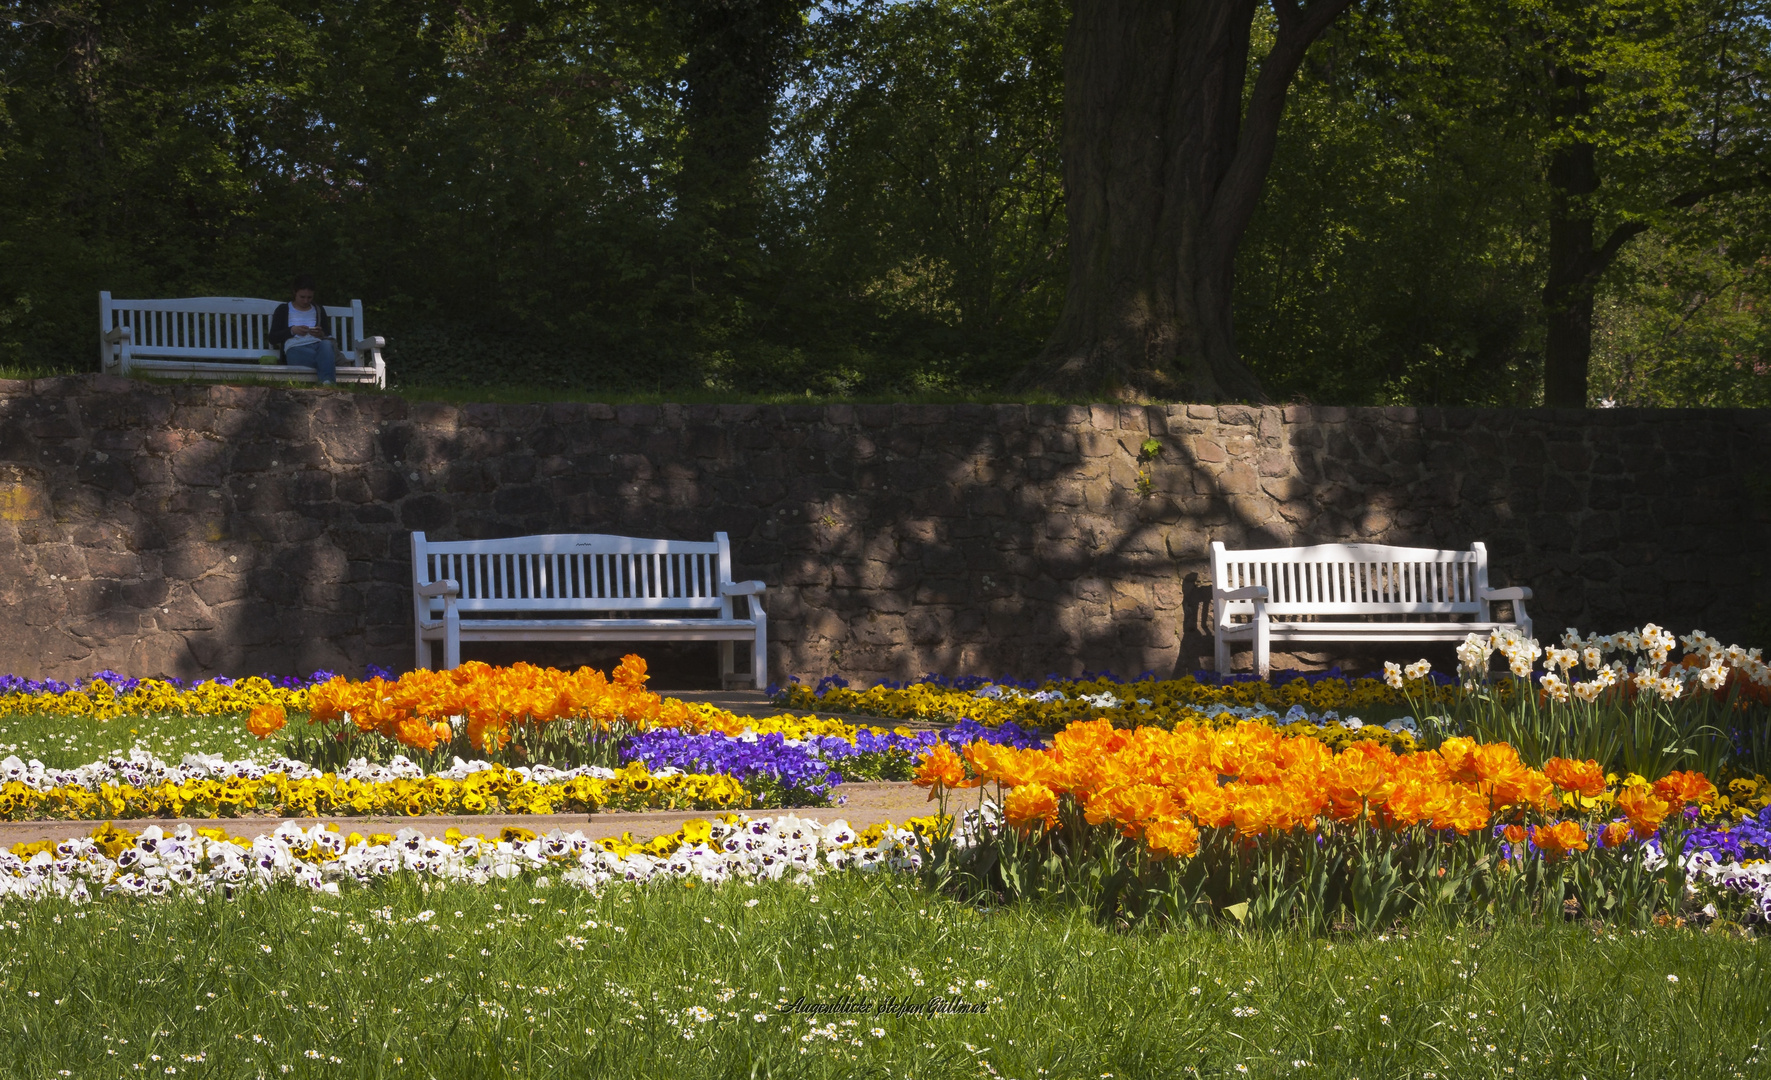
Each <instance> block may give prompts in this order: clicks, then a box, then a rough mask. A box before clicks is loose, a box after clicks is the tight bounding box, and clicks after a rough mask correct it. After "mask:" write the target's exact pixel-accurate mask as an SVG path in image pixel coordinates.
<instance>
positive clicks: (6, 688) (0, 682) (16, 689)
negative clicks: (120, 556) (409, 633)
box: [0, 664, 394, 694]
mask: <svg viewBox="0 0 1771 1080" xmlns="http://www.w3.org/2000/svg"><path fill="white" fill-rule="evenodd" d="M334 675H335V673H334V672H331V671H316V672H314V673H313V674H311V675H308V676H307V677H305V678H303V677H302V676H300V675H273V674H271V673H270V672H268V671H267V672H265V673H264V674H263V675H261V676H260V678H262V679H264V681H265V682H268V683H270V684H271V685H272V686H274V687H276V688H277V689H279V690H306V689H308V688H309V687H313V686H318V685H320V684H321V683H323V682H330V681H331V680H332V678H333V677H334ZM393 677H394V673H393V672H391V671H389V670H388V669H387V668H384V667H382V666H381V665H379V664H368V665H366V666H365V667H364V668H363V678H364V679H377V678H380V679H392V678H393ZM159 681H160V682H163V683H167V684H169V685H171V686H172V687H173V688H174V689H177V690H194V689H196V688H197V687H199V686H202V685H203V684H204V683H206V682H212V683H215V684H216V685H218V686H232V685H234V684H235V683H236V682H239V681H240V680H239V679H234V678H229V677H228V676H226V675H217V676H215V677H214V678H212V679H192V680H190V681H189V682H186V681H185V680H183V679H175V678H172V677H170V676H165V677H162V678H160V679H159ZM99 683H104V684H105V685H107V686H109V687H110V688H111V689H112V690H113V691H115V692H116V693H118V694H127V693H130V692H132V691H133V690H135V688H136V687H138V686H140V685H141V683H142V680H141V679H138V678H134V677H132V676H129V675H122V674H119V673H117V672H115V671H110V670H105V671H95V672H93V673H92V674H90V675H88V676H86V677H85V678H83V679H75V680H74V681H73V682H63V681H62V680H61V679H27V678H25V677H24V676H22V675H0V694H65V693H67V692H68V691H70V690H88V689H91V688H92V687H94V686H96V685H98V684H99Z"/></svg>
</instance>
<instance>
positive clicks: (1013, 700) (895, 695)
mask: <svg viewBox="0 0 1771 1080" xmlns="http://www.w3.org/2000/svg"><path fill="white" fill-rule="evenodd" d="M1053 688H1054V689H1057V690H1061V691H1062V692H1063V694H1064V698H1063V699H1062V700H1054V701H1036V700H1034V699H1033V698H1032V697H1030V696H1021V695H1019V694H1016V693H1012V692H1005V693H1003V694H1002V696H1000V697H980V696H979V695H977V694H976V693H973V692H968V691H964V690H954V689H950V688H947V687H941V686H937V685H935V684H933V683H915V684H912V685H910V686H905V687H900V688H896V689H892V688H887V687H882V686H876V687H873V688H871V689H868V690H848V689H840V688H839V689H829V690H826V691H825V692H824V693H823V694H822V695H819V694H814V693H813V692H812V689H811V688H810V687H806V686H800V685H797V684H796V685H792V686H789V687H788V688H787V690H786V692H785V695H784V697H783V699H782V704H784V705H786V706H788V707H790V708H795V709H821V710H824V711H827V712H838V713H861V714H865V715H870V716H888V717H895V718H911V717H918V718H922V719H928V720H959V719H961V718H964V717H968V716H969V717H971V718H972V719H973V720H976V721H978V722H979V723H981V724H990V725H996V724H1001V723H1004V722H1006V721H1010V720H1012V721H1015V722H1016V723H1018V724H1021V725H1023V726H1028V727H1032V726H1038V727H1048V728H1049V727H1062V726H1063V725H1064V724H1066V723H1068V722H1070V721H1071V720H1078V719H1088V718H1092V717H1100V716H1106V717H1110V718H1113V719H1116V720H1123V721H1128V722H1133V723H1152V722H1160V723H1164V724H1168V723H1172V722H1173V721H1174V719H1175V718H1176V717H1175V714H1176V712H1177V711H1178V710H1182V709H1195V710H1200V711H1205V710H1208V709H1209V707H1211V706H1214V705H1215V706H1238V705H1239V706H1257V705H1264V706H1266V707H1267V708H1270V709H1272V710H1274V711H1275V712H1279V713H1283V712H1285V711H1286V710H1288V709H1290V708H1291V707H1292V706H1293V705H1302V706H1304V707H1305V708H1306V709H1309V710H1311V711H1313V712H1321V711H1324V710H1328V709H1334V710H1338V711H1342V712H1345V711H1346V710H1349V709H1364V708H1370V707H1372V706H1401V705H1406V704H1408V699H1407V698H1405V697H1404V696H1403V694H1402V693H1401V692H1400V691H1397V690H1394V689H1391V688H1390V687H1389V686H1386V685H1385V684H1384V682H1383V680H1381V679H1320V680H1318V681H1316V682H1314V683H1312V682H1309V681H1307V680H1305V679H1303V678H1296V679H1292V680H1291V681H1289V682H1285V683H1279V684H1273V683H1266V682H1239V683H1231V684H1228V685H1224V686H1218V685H1214V684H1210V683H1202V682H1200V681H1199V680H1198V679H1196V678H1194V677H1193V676H1191V675H1189V676H1187V677H1185V678H1181V679H1167V680H1163V681H1160V682H1158V681H1154V680H1152V681H1148V682H1139V683H1115V682H1112V681H1110V680H1107V679H1095V680H1091V681H1086V682H1084V681H1078V682H1067V683H1062V684H1056V685H1055V686H1054V687H1053ZM1409 691H1410V692H1411V693H1412V694H1413V696H1414V704H1415V705H1416V706H1419V705H1422V704H1426V705H1429V706H1430V705H1442V704H1450V703H1452V702H1453V701H1455V700H1456V699H1457V697H1458V695H1459V693H1460V692H1459V690H1458V688H1457V687H1455V686H1438V685H1435V684H1433V683H1431V682H1429V681H1426V680H1420V681H1417V682H1414V683H1412V684H1411V685H1410V686H1409ZM1103 694H1110V695H1112V697H1113V699H1114V700H1116V701H1117V702H1119V704H1117V705H1107V706H1103V705H1100V704H1098V703H1096V702H1098V701H1099V700H1100V696H1101V695H1103ZM1087 698H1094V699H1096V702H1091V701H1089V700H1086V699H1087Z"/></svg>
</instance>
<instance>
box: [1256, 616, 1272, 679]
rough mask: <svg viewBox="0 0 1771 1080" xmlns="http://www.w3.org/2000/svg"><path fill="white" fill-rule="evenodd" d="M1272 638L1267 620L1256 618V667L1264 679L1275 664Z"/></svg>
mask: <svg viewBox="0 0 1771 1080" xmlns="http://www.w3.org/2000/svg"><path fill="white" fill-rule="evenodd" d="M1272 645H1273V642H1272V639H1271V638H1270V637H1269V636H1268V634H1267V620H1265V619H1257V620H1255V628H1254V669H1255V671H1256V672H1257V673H1259V675H1260V677H1261V678H1262V679H1265V678H1266V677H1267V672H1268V671H1269V670H1271V668H1272V666H1273V650H1272Z"/></svg>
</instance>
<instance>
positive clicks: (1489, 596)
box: [1482, 585, 1531, 600]
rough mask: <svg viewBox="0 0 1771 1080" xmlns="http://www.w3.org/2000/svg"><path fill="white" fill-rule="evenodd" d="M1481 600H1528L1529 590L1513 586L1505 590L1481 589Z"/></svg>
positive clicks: (1529, 597)
mask: <svg viewBox="0 0 1771 1080" xmlns="http://www.w3.org/2000/svg"><path fill="white" fill-rule="evenodd" d="M1482 599H1484V600H1529V599H1531V590H1530V589H1527V588H1525V587H1524V586H1523V585H1514V586H1511V587H1509V588H1505V589H1483V590H1482Z"/></svg>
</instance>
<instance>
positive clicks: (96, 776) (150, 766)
mask: <svg viewBox="0 0 1771 1080" xmlns="http://www.w3.org/2000/svg"><path fill="white" fill-rule="evenodd" d="M493 767H494V766H493V765H492V763H491V762H489V761H463V760H461V759H460V758H456V759H455V760H454V762H453V763H452V764H451V765H450V766H449V767H448V768H446V769H441V770H438V771H436V772H432V773H426V772H425V771H424V768H423V767H422V766H420V765H418V764H417V763H416V762H413V761H411V760H409V759H407V758H406V757H405V756H404V755H395V756H394V758H393V759H392V760H391V761H389V762H387V763H386V764H377V763H372V762H370V761H369V760H367V759H366V758H353V759H351V761H350V762H349V764H347V765H346V766H345V767H344V768H342V769H339V770H338V771H337V772H336V773H335V774H334V775H335V776H337V778H338V779H340V780H364V781H371V782H375V783H386V782H387V781H390V780H420V779H423V778H424V777H426V776H437V777H442V778H443V779H445V780H465V779H466V778H467V777H469V776H471V775H473V774H474V773H476V772H482V771H484V770H486V769H490V768H493ZM511 771H512V772H515V773H518V774H519V775H521V776H522V777H523V778H524V779H525V780H530V781H533V782H535V783H537V784H561V783H565V782H566V781H568V780H572V779H575V778H577V777H580V776H588V777H591V778H593V779H598V780H607V779H610V778H611V777H613V776H614V775H615V772H614V770H612V769H607V768H604V767H602V766H600V765H586V766H583V767H581V768H576V769H555V768H552V767H550V766H547V765H522V766H518V767H517V768H514V769H512V770H511ZM651 772H652V775H653V776H674V775H676V774H677V773H679V772H681V770H680V769H674V768H662V769H654V770H651ZM278 773H281V774H283V775H284V776H287V777H288V778H289V779H291V780H308V779H313V778H316V777H319V776H323V775H325V771H324V770H322V769H316V768H314V767H313V766H312V765H309V764H307V763H306V762H303V761H296V760H294V759H293V758H278V759H276V760H274V761H270V762H262V761H253V760H252V759H250V758H241V759H239V760H236V761H229V760H228V759H227V758H226V757H224V756H223V755H221V754H186V755H185V756H184V758H183V759H182V760H181V761H180V762H179V763H178V764H176V765H173V764H169V763H168V762H165V761H162V760H161V759H159V758H158V757H155V756H154V755H153V754H151V753H149V752H148V751H146V750H143V749H141V748H140V747H136V748H135V749H133V750H131V751H129V754H128V756H127V757H112V758H107V759H105V760H103V761H94V762H92V763H91V764H88V765H81V766H79V767H77V768H73V769H51V768H49V767H47V766H45V765H44V764H43V763H42V762H41V761H38V760H37V759H35V758H32V759H31V760H29V761H21V760H19V758H18V757H17V756H8V757H6V758H4V759H0V784H3V783H8V782H11V781H18V782H21V783H23V784H24V785H25V786H27V787H30V788H33V789H35V790H37V791H48V790H51V789H53V788H58V787H67V786H69V785H77V786H79V787H83V788H85V789H86V790H88V791H96V790H97V789H98V787H99V785H101V784H127V785H129V786H130V787H152V786H154V785H157V784H161V783H165V782H168V781H170V782H171V783H174V784H178V783H183V782H184V781H187V780H232V779H245V780H263V779H264V778H265V777H267V776H273V775H276V774H278Z"/></svg>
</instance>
